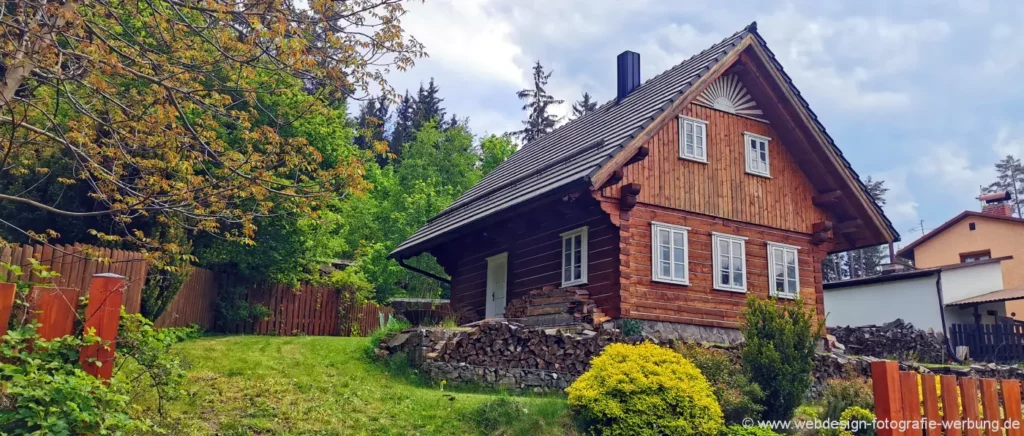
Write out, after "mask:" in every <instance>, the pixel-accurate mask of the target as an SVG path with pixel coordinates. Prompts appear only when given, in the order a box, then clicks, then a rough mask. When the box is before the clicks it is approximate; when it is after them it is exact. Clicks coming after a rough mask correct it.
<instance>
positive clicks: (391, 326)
mask: <svg viewBox="0 0 1024 436" xmlns="http://www.w3.org/2000/svg"><path fill="white" fill-rule="evenodd" d="M409 327H412V324H410V323H409V321H406V320H404V319H401V318H388V323H387V324H385V325H384V326H383V327H381V328H379V329H377V330H376V331H374V332H373V333H371V334H370V342H369V344H368V347H367V350H366V352H367V355H369V356H370V357H371V358H373V357H374V355H373V349H374V348H377V347H378V346H380V343H381V341H383V340H384V339H387V338H390V337H391V336H393V335H395V334H397V333H400V332H401V331H402V330H405V329H407V328H409Z"/></svg>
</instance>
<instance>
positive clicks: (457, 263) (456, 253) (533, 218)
mask: <svg viewBox="0 0 1024 436" xmlns="http://www.w3.org/2000/svg"><path fill="white" fill-rule="evenodd" d="M571 197H575V196H571ZM582 226H588V230H587V232H588V254H587V258H588V266H587V269H588V274H587V277H588V282H587V284H586V285H584V286H579V287H581V288H584V289H586V290H587V291H588V292H590V298H591V299H593V300H594V301H595V302H596V303H597V305H598V307H599V308H601V310H602V311H604V312H605V314H608V315H609V316H612V317H615V316H617V314H618V287H619V269H618V257H619V232H618V229H617V228H615V227H614V226H612V224H611V220H610V219H609V217H608V215H607V214H606V213H605V212H604V211H602V210H601V208H600V206H599V205H598V203H597V202H596V201H594V200H593V199H592V198H590V197H588V196H586V195H585V194H584V195H580V196H578V197H577V198H575V200H573V201H567V200H565V199H561V200H555V201H553V202H551V203H549V204H545V205H543V206H539V207H536V208H535V209H532V210H529V211H524V212H523V213H521V214H519V215H517V216H514V217H513V218H511V219H509V220H506V221H502V222H498V223H495V224H493V225H491V226H489V227H486V228H483V229H480V230H477V231H475V232H472V233H470V234H468V235H466V236H463V237H461V238H460V239H457V240H455V241H453V242H451V243H449V244H446V247H449V248H448V251H447V252H446V253H435V256H436V257H437V258H438V261H439V262H440V263H441V265H442V266H444V267H445V270H446V272H448V274H449V275H451V277H452V287H451V305H452V308H453V309H454V310H471V311H473V312H475V313H477V315H478V316H480V317H483V316H484V309H485V307H484V304H485V300H484V296H485V294H486V288H487V260H486V259H487V258H488V257H490V256H494V255H496V254H500V253H502V252H508V253H509V254H508V262H509V271H508V292H507V294H506V301H512V300H514V299H517V298H522V297H523V296H525V295H526V294H527V293H529V292H530V291H531V290H533V289H539V288H542V287H544V286H549V285H552V286H558V287H560V286H561V284H562V281H561V267H562V259H561V252H562V251H561V244H562V237H561V236H560V235H561V234H562V233H564V232H566V231H569V230H573V229H576V228H579V227H582Z"/></svg>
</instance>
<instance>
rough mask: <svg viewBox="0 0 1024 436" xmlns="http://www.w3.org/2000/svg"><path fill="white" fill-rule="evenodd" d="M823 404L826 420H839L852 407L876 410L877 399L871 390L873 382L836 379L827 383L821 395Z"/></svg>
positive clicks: (856, 379)
mask: <svg viewBox="0 0 1024 436" xmlns="http://www.w3.org/2000/svg"><path fill="white" fill-rule="evenodd" d="M821 403H822V404H823V405H824V408H825V412H824V415H825V416H824V419H827V420H838V419H839V417H840V415H842V414H843V412H845V411H846V409H849V408H850V407H860V408H862V409H867V410H872V409H874V407H875V398H874V394H873V393H872V390H871V382H870V381H869V380H868V379H867V378H864V377H852V378H849V379H844V378H834V379H830V380H828V381H827V382H826V383H825V390H824V391H822V393H821Z"/></svg>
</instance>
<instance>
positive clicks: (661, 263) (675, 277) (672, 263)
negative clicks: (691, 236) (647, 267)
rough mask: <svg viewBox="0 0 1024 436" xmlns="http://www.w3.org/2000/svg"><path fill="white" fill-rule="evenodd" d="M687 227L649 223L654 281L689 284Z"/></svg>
mask: <svg viewBox="0 0 1024 436" xmlns="http://www.w3.org/2000/svg"><path fill="white" fill-rule="evenodd" d="M688 230H690V229H689V228H687V227H681V226H674V225H671V224H662V223H657V222H652V223H651V278H652V279H653V280H654V281H658V282H666V283H675V284H677V285H689V284H690V267H689V258H690V253H689V251H690V244H689V241H687V231H688Z"/></svg>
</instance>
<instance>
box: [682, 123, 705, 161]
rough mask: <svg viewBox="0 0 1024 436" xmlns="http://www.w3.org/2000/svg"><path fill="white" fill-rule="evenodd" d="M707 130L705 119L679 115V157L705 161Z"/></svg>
mask: <svg viewBox="0 0 1024 436" xmlns="http://www.w3.org/2000/svg"><path fill="white" fill-rule="evenodd" d="M707 131H708V122H707V121H704V120H698V119H696V118H689V117H683V116H681V117H679V157H680V158H683V159H687V160H692V161H697V162H704V163H707V161H708V150H707Z"/></svg>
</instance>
